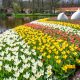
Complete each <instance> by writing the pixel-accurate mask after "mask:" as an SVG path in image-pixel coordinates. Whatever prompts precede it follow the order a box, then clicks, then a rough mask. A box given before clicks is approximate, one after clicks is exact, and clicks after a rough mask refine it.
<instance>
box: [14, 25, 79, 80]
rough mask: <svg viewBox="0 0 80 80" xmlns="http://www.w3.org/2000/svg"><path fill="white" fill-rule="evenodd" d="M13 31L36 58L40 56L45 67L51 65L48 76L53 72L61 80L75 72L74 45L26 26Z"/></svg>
mask: <svg viewBox="0 0 80 80" xmlns="http://www.w3.org/2000/svg"><path fill="white" fill-rule="evenodd" d="M14 30H15V31H16V32H17V33H18V34H19V35H20V36H22V38H23V39H24V41H25V42H26V43H28V45H30V46H31V48H33V49H35V51H36V52H38V53H37V55H38V56H39V55H41V56H42V58H43V64H44V65H45V66H48V65H51V68H50V69H51V70H52V72H51V71H49V72H50V73H49V74H50V75H51V74H52V73H53V72H54V75H55V76H57V78H58V79H60V80H63V79H67V78H68V76H69V75H70V74H71V73H73V72H75V69H76V64H79V51H78V50H77V48H78V47H76V45H75V44H71V43H68V42H67V41H65V40H62V39H56V38H55V37H51V36H49V35H48V34H44V33H43V32H42V31H40V30H36V29H33V28H31V27H28V26H19V27H16V28H14Z"/></svg>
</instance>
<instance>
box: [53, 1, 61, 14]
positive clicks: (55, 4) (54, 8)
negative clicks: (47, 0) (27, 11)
mask: <svg viewBox="0 0 80 80" xmlns="http://www.w3.org/2000/svg"><path fill="white" fill-rule="evenodd" d="M59 5H60V0H51V11H52V10H53V11H54V14H55V10H56V9H57V8H58V7H59Z"/></svg>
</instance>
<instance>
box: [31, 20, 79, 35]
mask: <svg viewBox="0 0 80 80" xmlns="http://www.w3.org/2000/svg"><path fill="white" fill-rule="evenodd" d="M31 23H33V24H39V25H43V26H47V27H50V28H52V29H56V28H57V29H59V30H61V31H65V32H67V33H70V32H72V33H74V34H77V35H79V36H80V30H78V29H75V28H74V27H71V26H66V25H60V24H56V23H53V22H52V23H51V22H47V21H43V22H42V21H39V20H37V21H33V22H31ZM75 26H76V25H75Z"/></svg>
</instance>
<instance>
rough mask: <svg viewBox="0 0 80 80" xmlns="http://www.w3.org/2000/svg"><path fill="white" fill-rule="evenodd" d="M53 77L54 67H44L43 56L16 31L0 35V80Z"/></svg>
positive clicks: (30, 79)
mask: <svg viewBox="0 0 80 80" xmlns="http://www.w3.org/2000/svg"><path fill="white" fill-rule="evenodd" d="M22 27H23V26H22ZM23 29H24V28H23ZM22 31H23V30H22ZM40 54H41V53H40ZM51 75H52V66H51V65H47V66H44V64H43V61H42V56H41V55H40V56H39V55H38V52H36V51H35V50H34V49H32V48H31V46H29V45H28V44H27V43H25V41H24V40H23V39H22V38H21V36H19V35H18V34H17V33H16V32H15V31H14V30H12V29H11V30H7V31H6V32H4V33H3V34H0V80H43V79H44V80H47V79H49V80H52V77H51ZM54 77H55V76H53V78H54Z"/></svg>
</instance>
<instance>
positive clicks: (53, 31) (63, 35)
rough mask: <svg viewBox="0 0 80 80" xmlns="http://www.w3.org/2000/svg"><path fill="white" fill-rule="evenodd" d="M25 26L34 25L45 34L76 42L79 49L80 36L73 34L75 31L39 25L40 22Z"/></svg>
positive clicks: (33, 26)
mask: <svg viewBox="0 0 80 80" xmlns="http://www.w3.org/2000/svg"><path fill="white" fill-rule="evenodd" d="M25 26H28V27H32V28H34V29H37V30H41V31H42V32H44V33H45V34H49V35H51V36H53V37H56V38H57V39H63V40H66V41H68V42H71V43H74V44H76V46H78V50H79V45H80V37H79V36H78V35H76V34H73V33H69V34H68V33H67V32H65V31H61V30H59V29H57V28H56V29H51V28H49V27H45V26H42V25H38V24H32V23H27V24H25Z"/></svg>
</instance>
